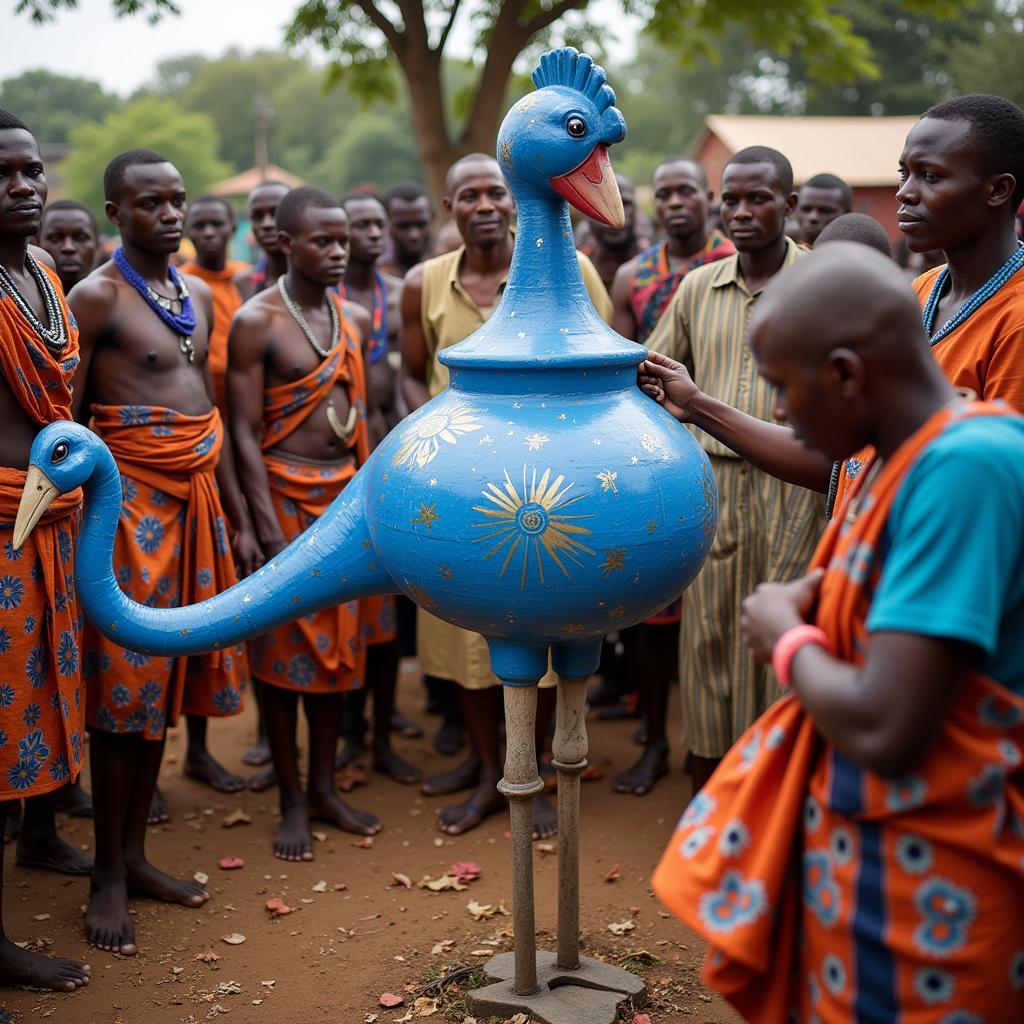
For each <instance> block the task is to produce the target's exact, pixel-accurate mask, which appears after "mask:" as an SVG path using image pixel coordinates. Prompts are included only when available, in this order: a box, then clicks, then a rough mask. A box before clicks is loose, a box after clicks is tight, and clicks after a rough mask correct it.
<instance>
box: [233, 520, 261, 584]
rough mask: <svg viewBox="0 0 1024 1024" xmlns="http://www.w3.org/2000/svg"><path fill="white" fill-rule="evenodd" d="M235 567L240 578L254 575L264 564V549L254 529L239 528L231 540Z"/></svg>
mask: <svg viewBox="0 0 1024 1024" xmlns="http://www.w3.org/2000/svg"><path fill="white" fill-rule="evenodd" d="M231 553H232V555H234V558H235V569H236V570H237V572H238V575H239V577H240V578H242V579H244V578H245V577H246V576H250V575H252V573H253V572H255V571H256V570H257V569H258V568H259V567H260V566H261V565H262V564H263V549H262V548H261V547H260V544H259V541H258V540H257V539H256V534H255V533H254V532H253V531H252V529H250V528H247V529H244V530H239V531H238V533H236V534H235V536H234V539H233V540H232V542H231Z"/></svg>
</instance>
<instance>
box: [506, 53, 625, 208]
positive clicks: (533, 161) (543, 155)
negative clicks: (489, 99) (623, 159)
mask: <svg viewBox="0 0 1024 1024" xmlns="http://www.w3.org/2000/svg"><path fill="white" fill-rule="evenodd" d="M533 82H534V85H536V86H537V91H536V92H532V93H530V94H529V95H527V96H524V97H523V98H522V99H521V100H520V101H519V102H518V103H516V104H515V105H514V106H513V107H512V109H511V110H510V111H509V112H508V114H506V115H505V120H504V121H503V122H502V125H501V129H500V130H499V132H498V160H499V162H500V163H501V169H502V171H503V172H504V174H505V176H506V178H508V180H509V183H510V184H511V186H512V189H513V191H517V185H518V186H520V189H519V190H520V191H521V190H522V188H528V189H531V190H533V191H539V192H543V191H554V192H555V193H557V194H558V195H560V196H561V197H562V198H563V199H565V200H566V202H568V203H571V204H572V205H573V206H574V207H576V209H577V210H579V211H580V212H581V213H583V214H584V215H586V216H587V217H592V218H593V219H594V220H597V221H600V222H601V223H603V224H607V225H609V227H616V228H620V227H622V226H623V224H624V223H625V215H624V213H623V210H622V197H621V196H620V195H619V186H618V184H617V183H616V181H615V174H614V172H613V171H612V166H611V162H610V161H609V159H608V147H609V146H610V145H612V144H613V143H616V142H621V141H622V140H623V139H624V138H625V137H626V121H625V118H623V116H622V113H621V112H620V111H619V110H618V109H617V108H616V106H615V93H614V92H613V91H612V88H611V86H610V85H608V84H607V81H606V78H605V73H604V70H603V69H602V68H600V67H598V66H597V65H596V64H595V63H594V62H593V61H592V60H591V59H590V57H588V56H587V55H586V54H585V53H579V52H578V51H576V50H575V49H573V47H571V46H564V47H562V48H560V49H557V50H551V51H550V52H548V53H546V54H544V56H543V57H541V59H540V63H539V64H538V65H537V68H536V69H535V70H534V72H533Z"/></svg>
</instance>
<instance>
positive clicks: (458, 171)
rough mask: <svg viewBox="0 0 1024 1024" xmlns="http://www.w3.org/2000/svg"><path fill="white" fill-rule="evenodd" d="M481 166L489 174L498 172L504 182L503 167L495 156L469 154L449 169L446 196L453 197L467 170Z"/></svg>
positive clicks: (446, 179)
mask: <svg viewBox="0 0 1024 1024" xmlns="http://www.w3.org/2000/svg"><path fill="white" fill-rule="evenodd" d="M480 166H484V167H486V169H487V173H490V172H491V171H496V172H497V174H498V177H500V178H502V180H504V178H503V175H502V173H501V165H500V164H499V163H498V161H497V160H495V158H494V157H493V156H489V155H488V154H487V153H469V154H467V155H466V156H464V157H460V158H459V159H458V160H456V161H455V163H453V164H452V165H451V167H449V168H448V175H447V177H446V178H445V192H446V194H447V195H448V196H452V195H453V194H454V193H455V190H456V189H457V188H458V187H459V182H460V180H461V179H462V176H463V175H464V174H465V172H466V171H467V169H469V168H472V167H480Z"/></svg>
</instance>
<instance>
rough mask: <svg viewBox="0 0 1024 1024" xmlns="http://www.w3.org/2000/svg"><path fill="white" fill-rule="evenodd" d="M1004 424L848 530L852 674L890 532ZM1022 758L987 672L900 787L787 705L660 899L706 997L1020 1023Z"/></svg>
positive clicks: (1007, 704)
mask: <svg viewBox="0 0 1024 1024" xmlns="http://www.w3.org/2000/svg"><path fill="white" fill-rule="evenodd" d="M1002 413H1003V410H1000V409H999V408H998V407H994V406H990V405H985V404H981V403H975V404H973V405H970V406H964V407H961V408H959V409H955V410H944V411H942V412H940V413H938V414H936V415H935V416H934V417H932V419H931V420H929V421H928V423H927V424H925V426H924V427H922V428H921V430H920V431H918V433H917V434H915V435H914V436H913V437H912V438H910V439H909V440H908V441H907V442H905V443H904V445H903V446H902V447H901V448H900V449H899V450H898V451H897V452H896V453H895V454H894V455H893V456H892V457H891V458H890V459H889V460H888V462H887V463H886V464H885V466H884V467H883V468H882V470H881V472H880V473H879V474H878V476H877V479H876V480H875V481H874V482H873V483H872V484H871V487H870V491H869V492H868V493H867V494H866V496H865V499H864V501H863V503H862V506H861V509H860V511H859V514H858V515H857V516H856V518H854V519H853V520H852V521H851V522H846V521H845V520H844V514H845V511H846V507H844V508H843V509H842V510H841V513H840V515H838V516H837V517H836V519H835V520H834V521H833V522H832V524H831V525H830V526H829V528H828V530H827V531H826V533H825V535H824V537H823V538H822V540H821V543H820V544H819V546H818V550H817V552H816V554H815V557H814V560H813V563H812V567H824V568H825V569H826V575H825V578H824V580H823V582H822V585H821V592H820V599H819V603H818V608H817V613H816V616H815V622H816V624H817V625H818V626H820V627H821V628H822V629H824V631H825V632H826V633H827V634H828V637H829V640H830V645H831V650H832V651H833V652H834V653H835V655H836V656H837V657H839V658H841V659H843V660H845V661H848V662H850V663H852V664H855V665H857V664H861V663H863V661H864V659H865V657H866V651H867V648H868V645H869V637H868V635H867V632H866V626H865V624H866V621H867V614H868V609H869V606H870V602H871V595H872V591H873V589H874V586H875V584H876V582H877V580H878V577H879V574H880V571H881V566H880V562H881V561H882V555H883V550H882V547H883V544H884V536H885V527H886V522H887V520H888V516H889V511H890V509H891V507H892V502H893V500H894V498H895V496H896V494H897V493H898V491H899V488H900V486H901V484H902V482H903V481H904V479H905V477H906V475H907V473H908V472H909V470H910V468H911V466H912V465H913V463H914V461H915V460H916V458H917V457H918V455H920V453H921V452H922V450H923V449H924V448H925V447H926V446H927V445H928V444H929V443H930V442H931V441H932V440H933V439H934V438H936V437H937V436H938V435H939V434H940V433H941V432H942V431H943V430H944V429H945V428H946V427H947V426H948V425H950V424H951V423H953V422H955V421H956V420H958V419H959V418H961V417H964V416H983V415H1000V414H1002ZM865 478H866V474H864V476H862V477H861V480H860V481H858V482H857V484H856V485H855V487H854V491H853V495H856V493H857V492H858V491H860V490H862V489H863V482H864V479H865ZM853 495H851V498H852V496H853ZM894 685H898V680H894ZM1022 751H1024V699H1022V698H1020V697H1018V696H1016V695H1015V694H1013V693H1012V692H1011V691H1010V690H1008V689H1007V688H1005V687H1003V686H1000V685H998V684H997V683H994V682H993V681H991V680H989V679H987V678H985V677H983V676H981V675H979V674H976V673H975V674H971V675H970V676H969V677H968V678H967V680H966V681H965V682H964V684H963V685H962V687H961V689H960V691H959V693H958V695H957V698H956V701H955V703H954V705H953V708H952V709H951V711H950V713H949V715H948V716H947V718H946V720H945V722H944V723H943V727H942V732H941V733H940V736H939V738H938V740H937V741H936V742H935V744H934V745H933V747H932V748H931V750H929V751H928V753H927V754H926V756H925V757H924V759H923V761H922V762H921V764H920V766H919V767H918V768H917V770H916V771H915V772H914V773H913V774H912V775H909V776H907V777H906V778H903V779H899V780H895V781H886V780H884V779H882V778H879V777H878V776H875V775H872V774H871V773H869V772H867V771H866V770H864V769H861V768H860V767H859V766H857V765H856V764H854V763H853V762H851V761H849V760H848V759H847V758H845V757H843V756H842V755H840V754H839V753H837V752H836V751H835V750H833V749H832V748H831V747H830V746H829V745H827V744H826V743H825V742H824V741H823V740H822V739H821V737H820V736H819V735H818V733H817V732H816V730H815V728H814V724H813V722H812V721H811V720H810V718H809V716H808V715H807V714H806V712H805V711H804V710H803V707H802V705H801V704H800V702H799V700H798V699H795V698H793V697H787V698H784V699H783V700H781V701H779V702H778V703H776V704H775V705H774V706H773V707H771V708H770V709H769V710H768V711H767V712H766V713H765V714H764V715H763V716H762V717H761V718H760V719H759V720H758V721H757V722H755V723H754V725H753V726H752V727H751V728H750V729H749V730H748V731H747V732H746V733H745V734H744V736H743V737H741V738H740V740H739V741H738V742H737V743H736V745H735V746H734V747H733V748H732V750H731V751H730V752H729V753H728V754H727V755H726V757H725V759H724V760H723V761H722V764H721V766H720V768H719V769H718V771H716V773H715V774H714V776H713V777H712V778H711V780H710V782H709V783H708V784H707V786H705V788H704V789H703V790H701V792H699V793H698V794H697V795H696V796H695V797H694V799H693V801H692V802H691V804H690V806H689V807H688V809H687V811H686V813H685V814H684V815H683V818H682V820H681V822H680V823H679V826H678V827H677V830H676V832H675V834H674V835H673V837H672V839H671V841H670V843H669V845H668V848H667V849H666V851H665V853H664V855H663V857H662V859H661V862H660V864H659V865H658V868H657V870H656V871H655V874H654V880H653V882H654V888H655V890H656V891H657V893H658V895H659V897H660V898H661V899H662V901H663V902H664V903H665V904H666V905H667V906H668V907H669V908H670V909H671V910H672V911H673V912H674V913H675V914H676V915H677V916H679V917H680V918H682V919H683V920H684V921H686V922H687V924H689V925H690V926H691V927H692V928H694V929H695V930H696V931H697V932H699V933H700V934H701V935H702V936H703V937H704V938H705V939H707V941H708V943H709V951H708V956H707V959H706V961H705V965H704V975H703V976H704V980H705V982H706V983H707V984H708V985H709V986H710V987H712V988H715V989H717V990H718V991H720V992H722V994H723V995H725V996H726V998H727V999H728V1000H729V1001H730V1002H731V1003H732V1004H733V1006H735V1007H736V1008H737V1009H738V1010H739V1011H740V1012H741V1013H742V1014H743V1015H744V1016H745V1017H747V1018H748V1019H749V1020H751V1021H753V1022H763V1024H778V1022H780V1021H785V1020H789V1019H795V1020H802V1021H803V1020H818V1021H821V1022H822V1024H854V1022H857V1021H867V1020H870V1021H873V1022H874V1021H878V1022H892V1024H939V1022H940V1021H942V1022H945V1021H949V1022H952V1021H959V1022H962V1024H971V1022H974V1021H980V1020H985V1021H987V1022H989V1024H999V1022H1003V1024H1010V1022H1011V1021H1016V1020H1017V1019H1018V1017H1019V1012H1018V1010H1019V1007H1020V1005H1021V1004H1020V994H1019V993H1020V991H1021V989H1022V988H1024V915H1021V914H1020V913H1018V912H1016V911H1017V910H1019V908H1020V906H1021V891H1022V890H1021V865H1022V863H1024V778H1022V772H1021V768H1020V766H1021V762H1022V759H1024V755H1022ZM1009 908H1016V910H1014V911H1009ZM1015 992H1016V993H1017V994H1016V996H1015V995H1014V993H1015ZM1011 1007H1016V1009H1011ZM968 1010H969V1011H971V1012H970V1013H968V1012H967V1011H968ZM975 1013H977V1014H982V1015H984V1016H977V1017H976V1016H974V1015H973V1014H975ZM790 1014H792V1015H793V1016H792V1017H790V1016H789V1015H790Z"/></svg>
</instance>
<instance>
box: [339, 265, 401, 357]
mask: <svg viewBox="0 0 1024 1024" xmlns="http://www.w3.org/2000/svg"><path fill="white" fill-rule="evenodd" d="M334 290H335V291H336V292H337V293H338V298H340V299H342V300H344V299H346V298H347V297H348V296H347V295H346V294H345V279H344V278H342V279H341V280H340V281H339V282H338V283H337V284H336V285H335V286H334ZM366 351H367V355H368V357H369V361H370V362H371V363H376V362H378V361H379V360H381V359H383V358H384V357H385V356H386V355H387V354H388V303H387V298H386V297H385V294H384V278H383V277H381V275H380V271H379V270H376V269H375V270H374V272H373V308H372V309H371V310H370V340H369V343H368V344H367V346H366Z"/></svg>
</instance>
